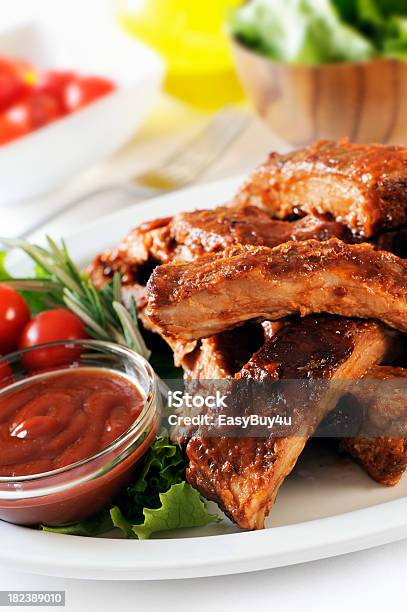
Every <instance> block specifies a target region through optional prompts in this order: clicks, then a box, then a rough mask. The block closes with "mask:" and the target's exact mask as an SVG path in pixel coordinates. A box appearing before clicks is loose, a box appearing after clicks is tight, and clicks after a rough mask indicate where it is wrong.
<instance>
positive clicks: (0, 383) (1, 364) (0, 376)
mask: <svg viewBox="0 0 407 612" xmlns="http://www.w3.org/2000/svg"><path fill="white" fill-rule="evenodd" d="M12 377H13V373H12V371H11V368H10V366H9V365H8V363H7V361H6V360H5V359H1V358H0V389H1V388H2V387H6V386H7V385H8V384H9V383H10V382H11V380H12Z"/></svg>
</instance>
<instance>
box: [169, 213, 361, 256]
mask: <svg viewBox="0 0 407 612" xmlns="http://www.w3.org/2000/svg"><path fill="white" fill-rule="evenodd" d="M170 234H171V236H172V237H173V238H174V240H175V242H176V243H177V245H184V246H185V247H187V248H188V249H189V251H190V253H188V254H187V256H186V257H184V259H191V258H193V257H191V254H192V255H193V256H194V257H197V256H199V255H203V254H204V253H215V252H218V251H223V250H224V249H226V248H227V247H228V246H233V245H237V244H252V245H257V246H268V247H274V246H277V245H278V244H282V243H283V242H287V241H288V240H294V241H298V242H299V241H302V240H309V239H310V238H314V239H315V240H321V241H323V240H328V239H329V238H333V237H337V238H341V239H342V240H346V239H350V238H351V233H350V232H349V230H348V228H346V227H345V226H344V225H342V224H341V223H337V222H336V221H331V220H329V219H327V218H326V217H322V216H313V215H308V216H306V217H303V218H302V219H297V220H295V221H291V222H290V221H276V220H275V219H272V218H271V217H270V215H269V214H268V213H267V212H265V211H264V210H261V209H260V208H258V207H256V206H219V207H218V208H215V209H213V210H197V211H194V212H187V213H179V214H178V215H176V216H175V217H174V218H173V220H172V221H171V223H170ZM178 251H180V249H178ZM181 253H182V250H181Z"/></svg>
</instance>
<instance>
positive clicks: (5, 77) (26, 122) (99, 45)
mask: <svg viewBox="0 0 407 612" xmlns="http://www.w3.org/2000/svg"><path fill="white" fill-rule="evenodd" d="M162 77H163V64H162V62H161V60H160V59H159V58H158V57H157V55H156V54H155V53H153V52H152V51H150V50H149V49H148V48H146V47H145V46H144V45H141V44H139V43H138V42H136V41H134V40H133V39H132V38H130V37H128V36H127V35H125V34H122V33H121V32H120V31H118V30H116V29H114V30H113V29H112V31H109V33H108V34H106V33H103V34H102V33H101V34H100V35H99V36H98V35H97V34H96V33H92V34H89V35H88V36H87V37H86V39H85V38H83V35H82V36H81V37H80V36H76V35H75V34H74V33H71V34H67V32H58V31H56V30H49V29H48V28H46V27H44V26H42V25H40V24H36V23H30V24H26V25H21V26H19V27H17V28H14V29H13V30H9V31H6V32H2V33H0V205H1V204H3V205H4V204H10V203H11V202H17V201H21V200H25V199H27V198H33V197H35V196H38V195H41V194H44V193H47V192H49V191H51V190H52V189H54V188H56V187H58V186H59V185H61V184H62V183H63V182H64V181H66V180H68V179H69V178H72V177H73V176H74V175H75V174H77V173H79V172H80V171H82V170H84V169H85V168H87V167H88V166H90V165H91V164H93V163H95V162H97V161H100V160H102V159H103V158H106V157H107V156H109V155H110V154H112V153H114V152H115V151H116V150H117V149H118V148H120V147H121V146H122V145H123V144H125V143H126V142H127V141H128V140H129V139H130V138H131V137H132V136H133V135H134V134H135V132H136V130H137V128H138V127H139V125H140V123H141V122H142V120H143V118H144V116H145V114H146V112H147V111H148V109H149V107H150V105H151V102H152V100H153V97H154V95H155V94H156V93H157V91H158V90H159V87H160V84H161V80H162Z"/></svg>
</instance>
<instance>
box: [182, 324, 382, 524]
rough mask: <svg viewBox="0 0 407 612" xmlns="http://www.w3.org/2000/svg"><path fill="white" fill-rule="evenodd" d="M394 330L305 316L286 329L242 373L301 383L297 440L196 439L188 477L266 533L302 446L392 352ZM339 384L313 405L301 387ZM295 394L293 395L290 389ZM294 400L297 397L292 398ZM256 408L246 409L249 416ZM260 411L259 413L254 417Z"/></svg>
mask: <svg viewBox="0 0 407 612" xmlns="http://www.w3.org/2000/svg"><path fill="white" fill-rule="evenodd" d="M392 335H393V334H392V332H389V331H387V330H386V328H384V327H383V326H381V325H380V324H379V323H375V322H373V321H364V322H363V321H356V320H353V321H352V320H347V319H336V318H334V317H329V316H319V317H306V318H304V319H299V320H298V322H297V323H293V324H291V325H288V326H283V327H282V328H281V329H280V330H279V331H278V332H277V333H276V335H275V336H274V337H272V338H271V340H269V341H268V342H267V343H266V344H265V345H264V346H263V348H261V349H260V350H259V351H258V352H257V353H256V354H255V355H254V356H253V357H252V359H251V360H250V361H249V362H248V364H246V366H244V367H243V369H242V370H241V372H240V373H239V374H238V375H237V377H238V378H239V379H242V378H249V379H253V378H254V379H256V380H262V381H264V380H265V379H268V380H270V381H275V383H276V384H278V381H281V380H287V381H292V380H297V384H296V386H295V387H294V392H295V395H294V400H295V401H294V405H295V411H296V413H297V418H296V421H297V422H299V423H300V426H299V429H298V430H297V432H296V435H295V436H290V437H286V438H284V437H273V436H272V435H271V436H270V437H268V438H242V437H239V438H233V437H224V436H223V437H202V436H200V435H197V436H194V437H193V438H192V439H191V440H190V442H189V443H188V446H187V454H188V457H189V460H190V465H189V468H188V469H187V479H188V481H189V482H190V483H191V484H192V485H193V486H194V487H196V488H198V489H199V490H200V491H201V492H202V493H203V495H205V496H206V497H208V498H209V499H212V500H215V501H217V502H218V503H219V504H220V506H221V507H222V508H223V509H224V510H225V511H226V513H227V514H229V515H230V516H231V517H232V519H233V520H234V521H235V522H236V523H237V524H238V525H239V526H240V527H242V528H246V529H261V528H262V527H263V526H264V519H265V517H266V516H267V514H268V512H269V510H270V508H271V506H272V505H273V502H274V500H275V497H276V495H277V492H278V489H279V487H280V486H281V484H282V483H283V481H284V479H285V478H286V477H287V476H288V474H289V473H290V472H291V470H292V469H293V467H294V465H295V463H296V461H297V459H298V457H299V455H300V453H301V452H302V450H303V448H304V445H305V443H306V441H307V439H308V437H309V436H310V435H312V433H313V432H314V431H315V429H316V427H317V426H318V424H319V422H320V421H321V420H322V419H323V418H324V417H325V416H326V414H327V412H328V411H329V410H331V409H332V408H333V407H334V406H335V405H336V402H337V400H338V397H339V396H340V395H341V393H343V389H342V383H340V382H339V381H343V384H344V385H346V384H347V382H346V380H347V379H349V378H358V377H360V376H362V375H363V374H364V372H365V371H366V370H367V369H368V368H369V367H370V366H372V365H373V364H375V363H378V362H379V361H381V360H382V359H383V358H384V357H385V355H386V353H388V351H389V350H390V349H391V344H392ZM312 379H324V380H326V381H328V380H335V381H337V384H335V385H331V386H326V387H322V388H321V390H320V392H315V394H314V396H313V398H312V400H310V399H309V396H307V395H306V394H305V395H303V394H302V393H301V381H303V383H304V382H306V381H309V380H312ZM288 393H289V391H288ZM292 399H293V397H291V400H292ZM252 408H253V407H252V406H248V410H251V409H252ZM257 410H258V407H256V412H257Z"/></svg>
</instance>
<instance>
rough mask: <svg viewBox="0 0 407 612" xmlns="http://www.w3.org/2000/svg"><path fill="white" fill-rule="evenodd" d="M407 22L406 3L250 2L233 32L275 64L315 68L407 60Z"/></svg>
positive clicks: (236, 17)
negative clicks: (379, 59) (385, 59)
mask: <svg viewBox="0 0 407 612" xmlns="http://www.w3.org/2000/svg"><path fill="white" fill-rule="evenodd" d="M406 17H407V3H406V2H405V0H284V2H281V0H251V1H250V2H248V3H247V4H245V5H244V6H243V7H241V8H240V9H238V10H237V11H235V12H234V13H233V14H232V16H231V21H230V26H231V30H232V33H233V34H234V35H235V36H236V37H237V38H238V39H239V40H240V41H241V42H242V43H243V44H245V45H246V46H248V47H250V48H252V49H254V50H256V51H258V52H259V53H261V54H263V55H266V56H267V57H269V58H271V59H274V60H276V61H282V62H287V63H292V64H302V65H315V64H325V63H333V62H344V61H349V62H360V61H366V60H369V59H370V58H373V57H393V58H399V59H406V57H407V35H406V27H407V26H406Z"/></svg>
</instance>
